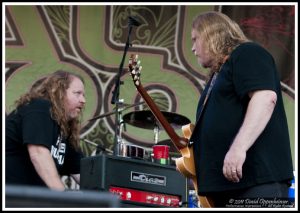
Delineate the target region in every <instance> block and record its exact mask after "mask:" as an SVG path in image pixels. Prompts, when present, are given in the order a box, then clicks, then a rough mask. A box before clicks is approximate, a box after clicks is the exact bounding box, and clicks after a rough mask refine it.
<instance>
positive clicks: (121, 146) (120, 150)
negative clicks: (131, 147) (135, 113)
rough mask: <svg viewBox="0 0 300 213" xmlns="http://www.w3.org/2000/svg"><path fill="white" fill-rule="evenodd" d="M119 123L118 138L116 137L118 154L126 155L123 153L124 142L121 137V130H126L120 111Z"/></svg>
mask: <svg viewBox="0 0 300 213" xmlns="http://www.w3.org/2000/svg"><path fill="white" fill-rule="evenodd" d="M120 118H121V119H120V123H119V135H118V139H117V146H118V151H119V153H118V155H120V156H123V157H124V156H126V153H124V147H125V143H124V141H123V139H122V132H123V129H125V130H126V128H125V127H126V126H125V123H124V121H123V119H122V116H121V112H120Z"/></svg>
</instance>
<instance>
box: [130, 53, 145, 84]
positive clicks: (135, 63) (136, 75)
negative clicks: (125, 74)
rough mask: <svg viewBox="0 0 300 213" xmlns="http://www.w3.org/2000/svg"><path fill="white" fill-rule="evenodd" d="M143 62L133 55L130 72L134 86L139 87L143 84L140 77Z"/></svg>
mask: <svg viewBox="0 0 300 213" xmlns="http://www.w3.org/2000/svg"><path fill="white" fill-rule="evenodd" d="M140 63H141V61H139V60H138V55H133V54H132V55H131V56H130V58H129V65H128V67H129V72H130V74H131V77H132V80H133V82H134V85H135V86H136V87H138V86H139V85H140V84H141V80H140V76H141V70H142V66H140Z"/></svg>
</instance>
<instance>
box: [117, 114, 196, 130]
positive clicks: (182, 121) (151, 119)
mask: <svg viewBox="0 0 300 213" xmlns="http://www.w3.org/2000/svg"><path fill="white" fill-rule="evenodd" d="M161 112H162V114H163V115H164V117H165V118H166V119H167V121H168V122H169V123H170V124H171V126H172V127H173V128H174V129H180V128H181V127H182V126H183V125H186V124H189V123H191V121H190V120H189V119H188V118H186V117H185V116H183V115H179V114H176V113H174V112H166V111H161ZM123 120H124V122H125V123H128V124H131V125H133V126H135V127H139V128H143V129H154V128H155V127H156V126H158V122H157V120H156V118H155V116H154V115H153V114H152V112H151V111H150V110H142V111H133V112H130V113H127V114H125V115H124V116H123ZM160 129H161V128H160Z"/></svg>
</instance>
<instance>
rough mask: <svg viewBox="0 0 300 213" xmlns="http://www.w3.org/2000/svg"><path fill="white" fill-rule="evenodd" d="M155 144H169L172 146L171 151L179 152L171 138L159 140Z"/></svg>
mask: <svg viewBox="0 0 300 213" xmlns="http://www.w3.org/2000/svg"><path fill="white" fill-rule="evenodd" d="M154 145H168V146H169V147H170V149H169V152H178V149H177V148H176V146H175V145H174V144H173V142H172V141H171V140H170V139H167V140H163V141H159V142H157V144H154ZM154 145H153V146H154ZM178 153H179V152H178Z"/></svg>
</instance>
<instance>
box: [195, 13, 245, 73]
mask: <svg viewBox="0 0 300 213" xmlns="http://www.w3.org/2000/svg"><path fill="white" fill-rule="evenodd" d="M192 28H193V29H194V30H196V31H197V32H198V33H199V35H200V39H202V41H203V44H205V45H206V48H207V50H208V52H209V54H210V56H209V57H210V58H211V59H212V60H213V64H212V67H211V71H212V72H215V71H218V70H219V69H220V67H221V65H222V64H223V63H224V61H223V60H224V58H225V57H228V56H229V55H230V53H231V52H232V50H233V49H234V48H235V47H236V46H238V45H239V44H241V43H244V42H248V41H250V40H249V39H248V38H247V37H246V36H245V34H244V33H243V31H242V30H241V28H240V27H239V25H238V24H237V23H236V22H235V21H233V20H231V19H230V18H229V17H228V16H226V15H225V14H223V13H220V12H216V11H210V12H206V13H202V14H200V15H198V16H197V17H196V18H195V19H194V20H193V23H192Z"/></svg>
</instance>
